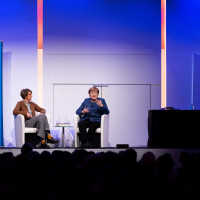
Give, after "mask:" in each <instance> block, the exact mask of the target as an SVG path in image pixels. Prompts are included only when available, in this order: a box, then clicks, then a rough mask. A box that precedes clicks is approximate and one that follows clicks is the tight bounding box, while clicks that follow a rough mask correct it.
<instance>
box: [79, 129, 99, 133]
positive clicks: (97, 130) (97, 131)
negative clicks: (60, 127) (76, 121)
mask: <svg viewBox="0 0 200 200" xmlns="http://www.w3.org/2000/svg"><path fill="white" fill-rule="evenodd" d="M76 131H77V133H79V132H80V131H79V128H77V129H76ZM87 131H88V128H87ZM95 133H101V128H97V129H96V131H95Z"/></svg>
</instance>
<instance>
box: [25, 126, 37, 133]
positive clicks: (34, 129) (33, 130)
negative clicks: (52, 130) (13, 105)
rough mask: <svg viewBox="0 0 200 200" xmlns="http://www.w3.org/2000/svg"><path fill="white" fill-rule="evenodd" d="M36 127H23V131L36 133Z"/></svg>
mask: <svg viewBox="0 0 200 200" xmlns="http://www.w3.org/2000/svg"><path fill="white" fill-rule="evenodd" d="M37 131H38V129H37V128H27V127H26V128H25V133H37Z"/></svg>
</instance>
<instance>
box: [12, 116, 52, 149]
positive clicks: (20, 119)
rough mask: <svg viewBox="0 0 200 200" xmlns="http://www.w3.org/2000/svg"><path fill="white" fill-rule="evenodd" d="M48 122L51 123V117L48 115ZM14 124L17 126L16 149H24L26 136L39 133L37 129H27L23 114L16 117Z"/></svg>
mask: <svg viewBox="0 0 200 200" xmlns="http://www.w3.org/2000/svg"><path fill="white" fill-rule="evenodd" d="M46 116H47V120H48V122H49V123H50V115H46ZM14 124H15V139H16V147H22V145H23V144H24V143H25V134H26V133H37V131H38V129H37V128H27V127H25V120H24V116H23V115H21V114H18V115H14Z"/></svg>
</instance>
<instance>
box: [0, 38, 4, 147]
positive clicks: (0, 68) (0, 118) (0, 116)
mask: <svg viewBox="0 0 200 200" xmlns="http://www.w3.org/2000/svg"><path fill="white" fill-rule="evenodd" d="M0 146H3V42H2V41H0Z"/></svg>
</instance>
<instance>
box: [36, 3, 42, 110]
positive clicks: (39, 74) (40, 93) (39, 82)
mask: <svg viewBox="0 0 200 200" xmlns="http://www.w3.org/2000/svg"><path fill="white" fill-rule="evenodd" d="M37 17H38V20H37V23H38V58H37V61H38V104H39V105H40V106H41V107H42V106H43V0H37Z"/></svg>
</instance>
